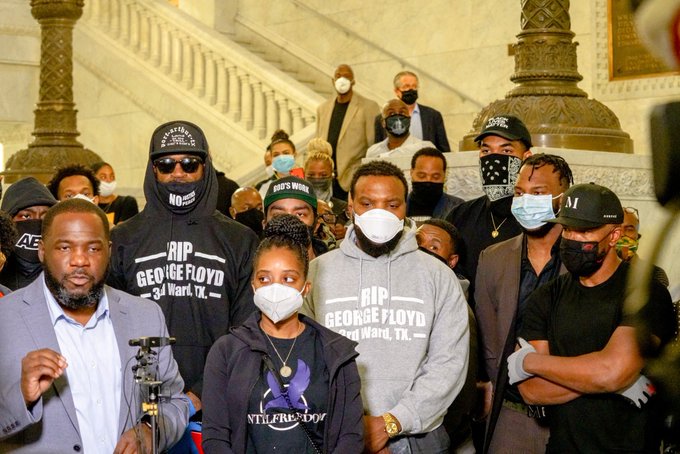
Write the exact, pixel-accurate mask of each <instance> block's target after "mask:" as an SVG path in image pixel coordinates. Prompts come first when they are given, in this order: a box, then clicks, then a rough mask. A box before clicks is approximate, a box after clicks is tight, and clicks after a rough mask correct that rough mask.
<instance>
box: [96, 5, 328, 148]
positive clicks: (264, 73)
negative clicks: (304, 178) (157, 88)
mask: <svg viewBox="0 0 680 454" xmlns="http://www.w3.org/2000/svg"><path fill="white" fill-rule="evenodd" d="M82 20H83V21H84V22H85V23H87V24H88V25H89V26H92V27H95V28H96V29H97V30H99V31H101V32H102V33H104V34H106V35H107V36H108V37H110V38H112V39H114V40H115V41H116V42H117V43H119V44H120V45H122V46H124V47H125V48H126V49H127V50H129V51H131V52H133V53H134V54H136V56H137V57H139V58H142V59H143V60H145V61H146V62H148V63H149V64H150V65H151V66H153V67H154V68H155V69H156V70H157V71H158V75H159V77H164V78H168V79H171V80H173V81H174V82H176V83H178V84H179V85H180V86H181V87H182V88H183V89H185V90H186V91H187V94H189V93H190V94H191V96H193V97H195V98H196V99H198V100H200V101H201V102H203V103H205V104H206V106H207V107H209V108H212V109H215V110H216V111H217V112H218V113H220V114H221V115H223V116H224V117H225V119H227V120H228V121H231V122H234V123H237V124H238V125H239V126H240V127H241V128H243V129H244V130H245V131H247V133H248V134H251V135H252V136H254V137H255V138H256V139H257V140H259V141H263V140H266V139H267V138H268V137H269V136H270V135H271V134H272V133H273V132H274V131H275V130H276V129H284V130H285V131H287V132H288V133H289V134H290V135H294V134H295V133H297V132H300V131H302V130H303V129H304V128H305V127H306V126H308V125H310V124H312V123H314V121H315V112H316V107H317V106H318V105H319V104H320V103H321V102H322V101H323V98H321V97H320V96H319V95H318V94H316V93H315V92H313V91H312V90H310V89H308V88H307V87H304V86H302V85H301V84H300V83H298V82H297V81H295V80H294V79H292V78H291V77H290V76H288V75H287V74H284V73H282V72H280V71H279V70H278V69H276V68H274V67H273V66H271V65H269V64H268V63H266V62H264V61H260V60H259V59H256V58H254V57H253V56H252V55H250V54H249V53H248V52H247V51H245V50H243V49H242V48H241V47H240V46H238V45H236V44H235V43H233V42H231V41H230V40H228V39H227V38H225V37H224V36H222V35H220V34H219V33H217V32H215V31H214V30H206V29H205V27H203V26H201V25H200V24H198V23H197V22H195V21H193V20H192V19H190V18H187V17H186V16H184V15H182V13H181V12H179V11H177V10H176V9H175V8H173V7H172V6H170V5H168V4H167V3H166V2H162V1H158V0H89V1H88V2H87V3H86V7H85V10H84V15H83V19H82Z"/></svg>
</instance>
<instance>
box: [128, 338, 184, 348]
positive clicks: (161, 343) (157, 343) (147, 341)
mask: <svg viewBox="0 0 680 454" xmlns="http://www.w3.org/2000/svg"><path fill="white" fill-rule="evenodd" d="M174 343H175V338H174V337H139V338H137V339H130V341H129V342H128V344H129V345H130V347H141V348H151V347H165V346H166V345H173V344H174Z"/></svg>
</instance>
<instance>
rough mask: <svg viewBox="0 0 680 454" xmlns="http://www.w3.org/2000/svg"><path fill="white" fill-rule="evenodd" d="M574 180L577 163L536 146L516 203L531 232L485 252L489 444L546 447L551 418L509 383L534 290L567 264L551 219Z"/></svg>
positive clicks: (511, 448) (493, 447)
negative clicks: (536, 413) (532, 411)
mask: <svg viewBox="0 0 680 454" xmlns="http://www.w3.org/2000/svg"><path fill="white" fill-rule="evenodd" d="M571 183H573V178H572V175H571V170H570V169H569V165H568V164H567V163H566V161H565V160H564V159H562V158H561V157H559V156H555V155H549V154H536V155H532V156H531V157H529V158H527V159H525V160H524V162H523V164H522V167H521V168H520V171H519V176H518V178H517V183H516V184H515V196H514V198H513V201H512V208H511V210H512V214H513V216H514V217H515V218H516V219H517V221H518V222H519V224H520V225H521V226H522V231H523V233H522V234H521V235H519V236H516V237H514V238H510V239H509V240H505V241H503V242H501V243H498V244H494V245H492V246H489V247H488V248H486V249H484V250H483V251H482V253H481V254H480V256H479V266H478V268H477V282H476V284H477V285H476V286H475V302H476V306H475V315H476V316H477V322H478V324H479V333H480V335H481V336H480V339H481V341H482V345H483V353H484V363H485V366H486V374H487V375H488V377H489V379H490V380H491V383H486V384H485V385H484V386H483V387H485V388H486V390H487V399H485V401H486V402H485V403H486V406H487V412H488V411H489V410H491V408H489V407H492V408H493V409H492V410H491V415H490V416H489V420H488V422H487V425H486V437H485V439H486V443H485V446H484V450H483V451H481V452H491V453H494V452H496V453H497V452H523V453H543V452H545V445H546V443H547V441H548V435H549V431H548V428H547V423H546V422H545V421H542V422H541V421H540V420H537V419H536V418H533V417H531V416H529V415H528V414H527V412H528V410H529V408H528V407H527V405H526V404H525V403H524V401H523V399H522V396H521V395H520V394H519V391H518V390H517V387H516V386H509V385H508V375H507V367H505V361H506V358H507V357H508V356H509V355H510V354H511V353H512V352H513V351H514V348H515V339H516V338H517V334H516V333H517V332H519V328H520V326H521V324H522V315H523V313H524V303H525V302H526V300H527V298H528V297H529V295H530V294H531V293H532V292H533V290H535V289H536V288H538V287H539V286H541V285H543V284H545V283H546V282H548V281H549V280H551V279H552V278H553V277H556V276H558V275H559V274H561V273H564V272H566V269H565V268H564V267H563V266H562V262H561V260H560V256H559V244H560V235H561V233H562V227H561V226H560V225H559V224H550V223H547V222H546V221H547V220H548V219H553V218H554V217H555V216H556V214H557V212H558V211H559V206H560V200H561V196H562V194H563V193H564V191H566V190H567V189H568V188H569V185H570V184H571ZM492 385H493V400H492V397H491V386H492Z"/></svg>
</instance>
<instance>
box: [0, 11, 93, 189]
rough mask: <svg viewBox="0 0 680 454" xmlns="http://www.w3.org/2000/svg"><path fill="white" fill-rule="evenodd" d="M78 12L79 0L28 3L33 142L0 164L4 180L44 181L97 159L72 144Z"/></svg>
mask: <svg viewBox="0 0 680 454" xmlns="http://www.w3.org/2000/svg"><path fill="white" fill-rule="evenodd" d="M82 12H83V0H31V13H32V14H33V17H34V18H36V20H37V21H38V22H39V23H40V28H41V44H40V95H39V98H40V99H39V101H38V104H37V108H36V109H35V111H34V112H35V126H34V131H33V135H34V136H35V140H34V141H33V142H32V143H31V144H29V145H28V149H24V150H21V151H18V152H17V153H15V154H14V155H12V156H11V157H10V158H9V159H8V160H7V163H6V169H7V170H6V171H5V172H4V174H5V175H6V177H5V180H6V181H7V182H8V183H12V182H14V181H16V180H18V179H19V178H21V177H24V176H28V175H32V176H35V177H36V178H38V179H39V180H41V181H43V182H47V181H48V180H49V179H50V178H51V176H52V174H53V173H54V170H55V169H57V168H58V167H61V166H63V165H66V164H72V163H73V164H75V163H78V164H84V165H89V164H93V163H94V162H97V161H101V158H100V157H99V156H97V155H96V154H95V153H93V152H92V151H90V150H87V149H85V148H84V147H83V145H82V144H81V143H80V142H78V141H77V140H76V137H78V136H79V135H80V133H79V132H78V130H77V126H76V113H77V111H76V109H75V103H74V102H73V46H72V42H73V26H74V25H75V23H76V21H77V20H78V18H80V16H81V15H82Z"/></svg>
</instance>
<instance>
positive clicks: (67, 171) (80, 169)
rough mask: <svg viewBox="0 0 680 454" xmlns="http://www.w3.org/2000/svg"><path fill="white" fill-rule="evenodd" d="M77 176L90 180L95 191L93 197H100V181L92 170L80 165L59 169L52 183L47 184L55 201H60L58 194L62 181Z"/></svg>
mask: <svg viewBox="0 0 680 454" xmlns="http://www.w3.org/2000/svg"><path fill="white" fill-rule="evenodd" d="M76 175H82V176H84V177H85V178H87V179H88V180H90V184H91V185H92V190H93V193H92V195H93V196H96V195H99V180H97V177H96V176H95V175H94V172H93V171H92V170H90V169H88V168H87V167H85V166H83V165H80V164H72V165H70V166H66V167H61V168H60V169H57V172H56V173H55V174H54V176H53V177H52V179H51V180H50V182H49V183H47V189H49V190H50V192H51V193H52V195H53V196H54V198H55V199H57V200H59V196H58V195H57V194H58V192H59V183H61V180H63V179H64V178H67V177H73V176H76Z"/></svg>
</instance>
